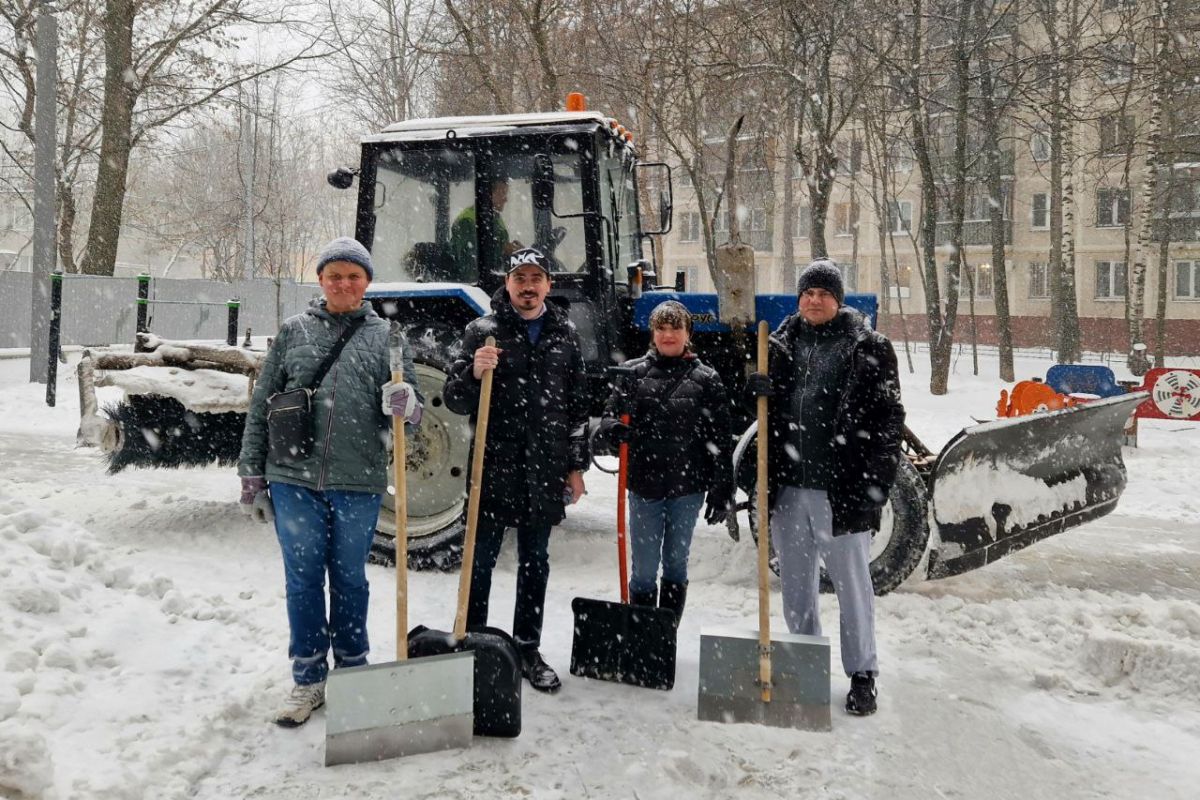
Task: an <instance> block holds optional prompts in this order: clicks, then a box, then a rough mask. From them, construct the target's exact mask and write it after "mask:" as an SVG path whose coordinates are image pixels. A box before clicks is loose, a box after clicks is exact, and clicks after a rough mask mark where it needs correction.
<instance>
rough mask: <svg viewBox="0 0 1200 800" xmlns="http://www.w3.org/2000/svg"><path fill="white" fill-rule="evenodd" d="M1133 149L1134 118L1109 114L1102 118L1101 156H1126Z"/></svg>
mask: <svg viewBox="0 0 1200 800" xmlns="http://www.w3.org/2000/svg"><path fill="white" fill-rule="evenodd" d="M1132 147H1133V117H1130V116H1127V115H1121V114H1107V115H1105V116H1103V117H1101V118H1100V155H1108V156H1111V155H1117V156H1119V155H1124V154H1125V153H1128V152H1129V151H1130V149H1132Z"/></svg>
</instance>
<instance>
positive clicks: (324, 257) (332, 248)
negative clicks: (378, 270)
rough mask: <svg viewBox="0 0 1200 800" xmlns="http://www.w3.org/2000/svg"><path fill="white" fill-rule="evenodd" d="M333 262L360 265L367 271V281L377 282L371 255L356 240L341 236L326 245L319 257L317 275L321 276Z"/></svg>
mask: <svg viewBox="0 0 1200 800" xmlns="http://www.w3.org/2000/svg"><path fill="white" fill-rule="evenodd" d="M331 261H349V262H350V263H351V264H358V265H359V266H360V267H362V268H363V269H364V270H366V272H367V280H370V281H373V280H375V269H374V268H373V267H372V266H371V254H370V253H368V252H367V248H365V247H363V246H362V245H361V244H359V243H358V241H357V240H356V239H351V238H350V237H349V236H341V237H338V238H337V239H334V240H333V241H332V242H330V243H329V244H327V245H325V248H324V249H323V250H321V255H320V256H318V257H317V274H318V275H320V274H321V270H323V269H325V265H326V264H328V263H330V262H331Z"/></svg>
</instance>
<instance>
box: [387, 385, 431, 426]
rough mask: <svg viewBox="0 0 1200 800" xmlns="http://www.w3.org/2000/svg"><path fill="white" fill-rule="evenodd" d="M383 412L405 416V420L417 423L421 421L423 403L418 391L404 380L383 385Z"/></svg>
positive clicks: (394, 415)
mask: <svg viewBox="0 0 1200 800" xmlns="http://www.w3.org/2000/svg"><path fill="white" fill-rule="evenodd" d="M382 408H383V413H384V414H387V415H389V416H392V417H403V418H404V421H405V422H407V423H410V424H412V425H416V424H418V423H419V422H420V421H421V404H420V403H418V402H417V393H416V390H414V389H413V387H411V386H409V385H408V384H407V383H405V382H404V381H401V382H400V383H392V382H391V381H388V382H387V383H385V384H384V385H383V403H382Z"/></svg>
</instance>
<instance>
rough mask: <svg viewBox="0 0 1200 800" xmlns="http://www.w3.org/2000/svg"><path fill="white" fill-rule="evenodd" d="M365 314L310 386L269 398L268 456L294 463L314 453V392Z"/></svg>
mask: <svg viewBox="0 0 1200 800" xmlns="http://www.w3.org/2000/svg"><path fill="white" fill-rule="evenodd" d="M366 321H367V318H366V317H360V318H359V319H357V320H355V321H354V322H352V323H350V326H349V327H348V328H346V330H344V331H342V334H341V336H339V337H338V339H337V341H336V342H334V344H333V349H332V350H330V351H329V355H327V356H325V360H324V361H322V362H321V366H320V367H318V368H317V374H316V375H314V376H313V379H312V381H311V382H310V383H309V384H308V386H302V387H300V388H299V389H290V390H288V391H286V392H276V393H275V394H273V395H271V396H270V397H268V398H267V456H268V458H270V459H271V461H274V462H275V463H277V464H294V463H296V462H298V461H303V460H304V459H306V458H308V457H309V456H311V455H312V451H313V445H314V444H315V443H316V420H315V419H314V418H313V404H312V400H313V395H314V394H315V393H316V391H317V387H318V386H320V385H321V381H323V380H324V379H325V375H326V374H327V373H328V372H329V370H330V368H331V367H332V366H333V363H334V362H335V361H337V360H338V356H340V355H341V354H342V348H344V347H345V346H346V342H348V341H350V337H352V336H353V335H354V332H355V331H357V330H358V329H359V328H360V327H362V324H363V323H364V322H366Z"/></svg>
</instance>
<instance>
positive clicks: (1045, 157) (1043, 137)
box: [1029, 131, 1050, 161]
mask: <svg viewBox="0 0 1200 800" xmlns="http://www.w3.org/2000/svg"><path fill="white" fill-rule="evenodd" d="M1029 154H1030V155H1031V156H1033V160H1034V161H1049V160H1050V134H1049V133H1047V132H1046V131H1034V132H1033V135H1032V136H1031V137H1029Z"/></svg>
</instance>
